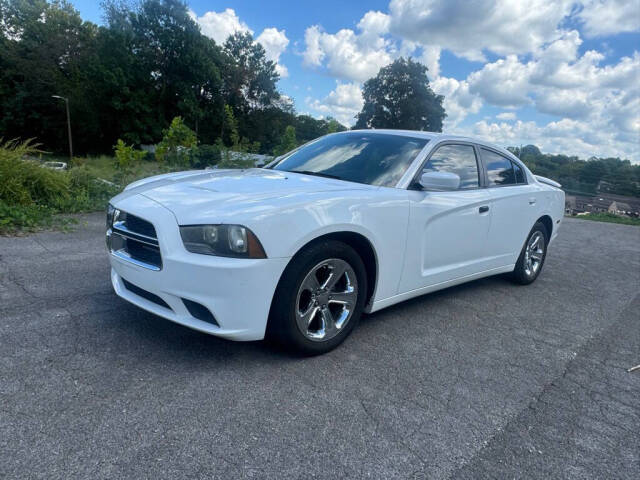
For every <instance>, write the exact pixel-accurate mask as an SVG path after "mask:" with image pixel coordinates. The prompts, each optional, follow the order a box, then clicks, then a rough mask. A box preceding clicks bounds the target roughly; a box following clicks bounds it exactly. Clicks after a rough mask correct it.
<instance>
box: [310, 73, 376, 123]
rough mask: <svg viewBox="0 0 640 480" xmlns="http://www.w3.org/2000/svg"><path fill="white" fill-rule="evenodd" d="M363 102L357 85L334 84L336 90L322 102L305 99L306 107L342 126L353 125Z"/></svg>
mask: <svg viewBox="0 0 640 480" xmlns="http://www.w3.org/2000/svg"><path fill="white" fill-rule="evenodd" d="M363 104H364V100H363V99H362V90H361V88H360V85H358V84H357V83H355V82H353V83H340V82H336V88H335V89H334V90H332V91H331V93H329V95H327V96H326V97H325V98H323V99H322V100H317V99H316V100H313V99H311V98H307V105H308V106H309V107H310V108H312V109H313V110H316V111H317V112H320V113H321V114H322V115H324V116H331V117H334V118H335V119H336V120H338V121H339V122H340V123H342V124H344V125H348V126H351V125H353V124H354V123H355V116H356V115H357V114H358V113H360V110H362V105H363Z"/></svg>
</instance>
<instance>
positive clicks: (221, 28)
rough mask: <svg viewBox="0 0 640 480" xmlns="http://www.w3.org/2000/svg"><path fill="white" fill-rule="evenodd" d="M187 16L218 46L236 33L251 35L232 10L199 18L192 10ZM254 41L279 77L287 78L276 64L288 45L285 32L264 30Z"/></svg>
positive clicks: (285, 69) (228, 9) (284, 69)
mask: <svg viewBox="0 0 640 480" xmlns="http://www.w3.org/2000/svg"><path fill="white" fill-rule="evenodd" d="M189 15H190V16H191V18H192V19H193V20H194V21H195V22H196V23H197V24H198V25H199V26H200V30H201V31H202V33H203V34H204V35H206V36H207V37H209V38H213V39H214V40H215V42H216V43H217V44H219V45H222V44H224V42H225V41H226V40H227V38H229V36H230V35H233V34H234V33H236V32H247V33H250V34H251V35H253V30H251V29H250V28H249V26H248V25H247V24H246V23H244V22H243V21H241V20H240V17H238V15H236V12H235V10H233V8H227V9H226V10H224V11H222V12H213V11H209V12H206V13H205V14H204V15H202V16H200V17H199V16H198V15H197V14H196V13H195V12H194V11H193V10H189ZM256 41H257V42H258V43H260V44H261V45H262V46H263V47H264V50H265V52H266V56H267V59H268V60H271V61H273V62H275V63H276V71H277V72H278V74H279V75H280V76H281V77H287V76H289V71H288V70H287V67H285V66H284V65H282V64H280V63H278V62H279V60H280V55H282V53H283V52H284V51H285V50H286V49H287V46H288V45H289V39H288V38H287V35H286V34H285V31H284V30H278V29H277V28H274V27H270V28H265V29H264V30H263V31H262V33H261V34H260V35H258V38H256Z"/></svg>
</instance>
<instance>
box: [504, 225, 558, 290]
mask: <svg viewBox="0 0 640 480" xmlns="http://www.w3.org/2000/svg"><path fill="white" fill-rule="evenodd" d="M537 234H542V238H543V239H544V246H543V248H542V258H541V260H540V263H539V265H538V267H537V268H536V269H535V270H532V269H531V268H530V266H528V265H527V247H528V246H529V244H530V241H531V239H532V238H533V237H534V235H537ZM548 245H549V232H547V227H545V226H544V224H543V223H542V222H536V224H535V225H534V226H533V228H532V229H531V231H530V232H529V235H527V240H526V241H525V242H524V245H523V246H522V251H521V252H520V256H519V257H518V261H517V262H516V267H515V268H514V270H513V272H512V273H511V279H512V280H513V281H514V282H515V283H518V284H520V285H529V284H530V283H533V282H534V281H535V279H536V278H538V275H540V272H541V271H542V267H543V266H544V261H545V259H546V258H547V246H548Z"/></svg>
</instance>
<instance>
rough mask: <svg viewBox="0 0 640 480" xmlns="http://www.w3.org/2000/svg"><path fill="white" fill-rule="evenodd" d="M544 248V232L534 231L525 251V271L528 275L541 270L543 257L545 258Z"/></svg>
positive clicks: (530, 275)
mask: <svg viewBox="0 0 640 480" xmlns="http://www.w3.org/2000/svg"><path fill="white" fill-rule="evenodd" d="M544 249H545V238H544V234H543V233H542V232H540V231H536V232H533V235H531V237H530V238H529V241H528V242H527V247H526V249H525V251H524V273H526V274H527V276H529V277H532V276H534V275H535V274H536V273H538V270H540V266H541V265H542V259H543V258H544Z"/></svg>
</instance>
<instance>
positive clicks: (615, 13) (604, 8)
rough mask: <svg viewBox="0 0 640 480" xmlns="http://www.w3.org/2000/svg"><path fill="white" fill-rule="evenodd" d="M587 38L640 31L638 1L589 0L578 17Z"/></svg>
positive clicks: (639, 3) (639, 6) (639, 7)
mask: <svg viewBox="0 0 640 480" xmlns="http://www.w3.org/2000/svg"><path fill="white" fill-rule="evenodd" d="M577 17H578V19H579V21H580V22H582V24H583V27H584V29H583V31H584V33H585V36H586V37H598V36H604V35H612V34H616V33H621V32H633V31H638V30H640V2H639V1H638V0H588V1H586V2H584V5H583V8H582V10H581V11H580V13H578V15H577Z"/></svg>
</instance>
